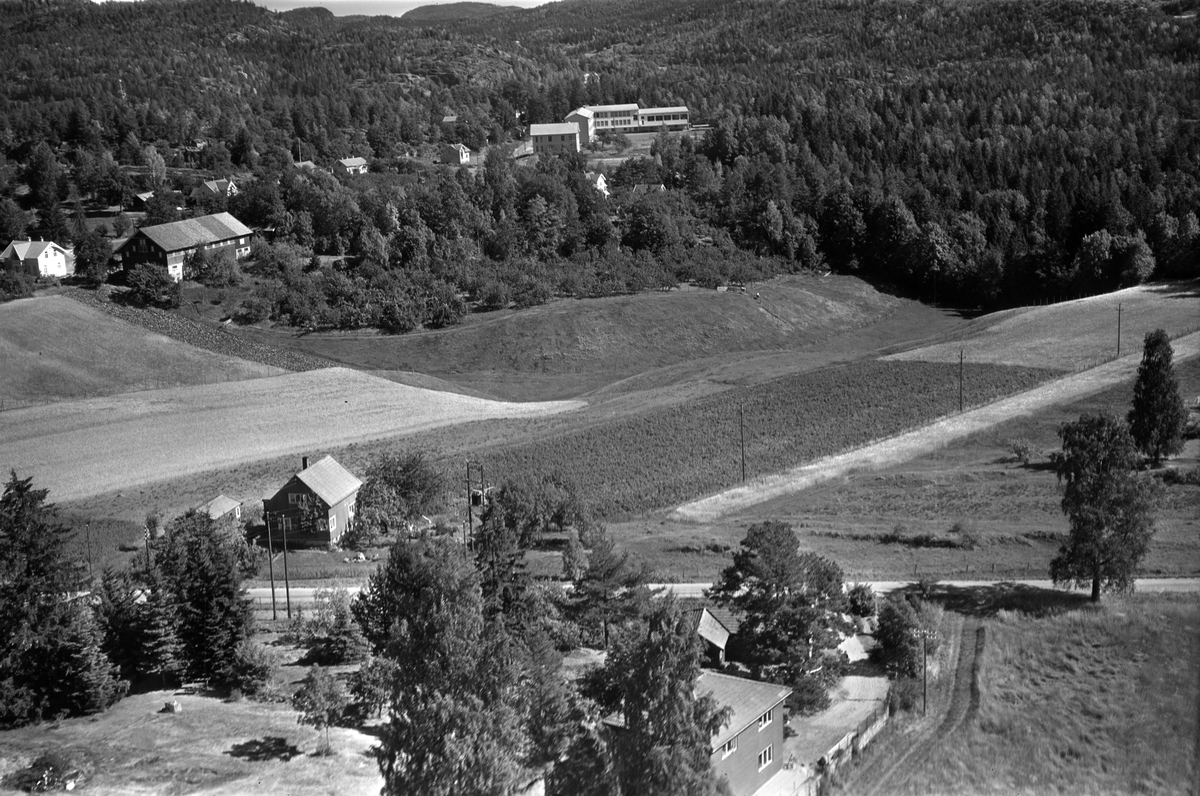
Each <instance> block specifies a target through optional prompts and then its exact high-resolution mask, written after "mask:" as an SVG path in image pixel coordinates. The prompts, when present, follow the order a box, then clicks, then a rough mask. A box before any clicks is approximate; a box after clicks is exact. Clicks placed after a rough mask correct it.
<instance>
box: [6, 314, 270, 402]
mask: <svg viewBox="0 0 1200 796" xmlns="http://www.w3.org/2000/svg"><path fill="white" fill-rule="evenodd" d="M0 366H2V369H3V372H4V378H0V409H11V408H13V406H23V405H29V404H41V403H47V402H50V401H56V400H64V399H78V398H88V397H94V396H100V395H113V394H117V393H124V392H130V391H134V390H149V389H156V388H160V387H170V386H177V385H191V384H212V383H215V382H225V381H239V380H242V379H254V378H262V377H264V376H273V375H277V374H279V373H283V372H284V371H282V370H280V369H279V368H272V367H269V366H267V365H260V364H258V363H256V362H247V361H246V360H243V359H237V358H235V357H229V356H220V355H218V354H214V353H211V352H209V351H202V350H200V349H198V348H193V347H192V346H189V345H186V344H184V343H181V342H179V341H177V340H172V339H170V338H168V337H163V336H162V335H158V334H153V333H151V332H148V331H146V330H145V329H142V328H139V327H137V326H133V325H131V324H128V323H124V322H122V321H120V320H117V319H116V318H113V317H111V316H109V315H106V314H104V313H102V312H99V311H97V310H95V309H93V308H91V307H87V306H85V305H83V304H80V303H79V302H76V301H71V300H70V299H68V298H66V297H64V296H53V295H51V296H39V297H36V298H31V299H22V300H20V301H11V302H8V303H6V304H3V305H0Z"/></svg>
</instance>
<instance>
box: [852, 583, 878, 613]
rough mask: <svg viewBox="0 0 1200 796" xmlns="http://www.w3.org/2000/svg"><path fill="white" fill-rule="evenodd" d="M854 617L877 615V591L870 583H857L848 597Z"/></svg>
mask: <svg viewBox="0 0 1200 796" xmlns="http://www.w3.org/2000/svg"><path fill="white" fill-rule="evenodd" d="M847 597H848V598H849V601H850V613H851V614H852V615H853V616H874V615H875V590H874V589H872V588H871V584H869V583H855V584H854V585H853V586H851V587H850V591H849V593H848V595H847Z"/></svg>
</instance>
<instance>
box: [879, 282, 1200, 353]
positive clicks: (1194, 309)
mask: <svg viewBox="0 0 1200 796" xmlns="http://www.w3.org/2000/svg"><path fill="white" fill-rule="evenodd" d="M1118 307H1119V308H1120V310H1121V312H1120V316H1121V317H1120V329H1121V356H1126V355H1128V354H1133V353H1140V352H1141V350H1142V341H1143V340H1144V339H1145V336H1146V334H1147V333H1148V332H1152V331H1154V330H1155V329H1165V330H1166V332H1167V334H1169V335H1170V336H1171V337H1172V338H1175V337H1179V336H1181V335H1184V334H1187V333H1189V332H1194V331H1196V330H1197V329H1200V283H1198V282H1197V281H1195V280H1192V281H1190V282H1172V283H1165V284H1153V285H1139V286H1137V287H1131V288H1128V289H1126V290H1118V291H1117V292H1115V293H1107V294H1105V295H1102V296H1092V297H1091V298H1086V299H1080V300H1078V301H1067V302H1063V303H1061V304H1053V305H1050V306H1046V307H1026V308H1023V309H1019V310H1009V311H1007V312H1004V313H998V314H997V315H996V316H994V317H992V316H985V317H983V318H980V319H979V322H980V323H981V324H982V325H983V328H982V329H981V330H980V331H978V332H976V333H973V334H968V335H964V337H963V339H961V340H956V341H954V342H945V343H939V344H937V345H932V346H926V347H923V348H915V349H913V350H911V351H905V352H903V353H899V354H893V355H891V356H889V357H885V359H897V360H904V361H919V362H958V355H959V351H960V350H961V351H962V353H963V357H964V358H965V360H966V361H967V362H990V363H994V364H998V365H1023V366H1025V367H1031V368H1051V369H1054V370H1066V371H1078V370H1084V369H1085V368H1091V367H1094V366H1096V365H1098V364H1100V363H1101V362H1106V361H1108V360H1110V359H1113V358H1114V357H1115V356H1116V353H1117V320H1118V319H1117V310H1118Z"/></svg>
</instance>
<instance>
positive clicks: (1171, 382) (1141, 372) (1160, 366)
mask: <svg viewBox="0 0 1200 796" xmlns="http://www.w3.org/2000/svg"><path fill="white" fill-rule="evenodd" d="M1174 353H1175V352H1174V350H1173V349H1172V348H1171V340H1170V338H1169V337H1167V333H1166V332H1165V331H1163V330H1162V329H1156V330H1154V331H1153V332H1148V333H1147V334H1146V340H1145V345H1144V346H1143V349H1142V364H1141V365H1139V366H1138V375H1137V381H1136V382H1135V383H1134V385H1133V408H1132V409H1130V410H1129V433H1130V435H1131V436H1132V437H1133V441H1134V442H1136V443H1137V446H1138V449H1139V450H1140V451H1141V452H1142V453H1144V454H1146V455H1147V456H1149V457H1150V460H1151V462H1152V463H1153V464H1154V466H1155V467H1157V466H1158V465H1159V463H1160V462H1161V461H1162V459H1163V457H1164V456H1172V455H1174V454H1176V453H1179V452H1180V451H1182V450H1183V430H1184V428H1185V427H1186V426H1187V407H1186V406H1184V404H1183V397H1182V396H1181V395H1180V394H1179V379H1177V378H1176V377H1175V367H1174V364H1173V363H1172V361H1171V360H1172V358H1173V356H1174Z"/></svg>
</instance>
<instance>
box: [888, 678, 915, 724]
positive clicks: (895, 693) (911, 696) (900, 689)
mask: <svg viewBox="0 0 1200 796" xmlns="http://www.w3.org/2000/svg"><path fill="white" fill-rule="evenodd" d="M920 701H921V681H920V680H918V679H917V678H915V677H900V678H898V679H896V680H895V681H893V682H892V687H891V688H890V689H889V690H888V712H889V713H891V714H892V715H893V716H894V715H896V714H897V713H899V712H900V711H905V712H908V711H911V710H913V709H914V708H915V707H916V706H917V703H918V702H920Z"/></svg>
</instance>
